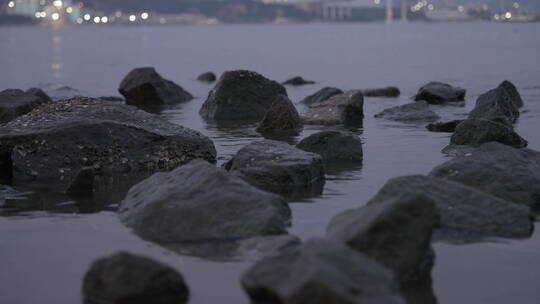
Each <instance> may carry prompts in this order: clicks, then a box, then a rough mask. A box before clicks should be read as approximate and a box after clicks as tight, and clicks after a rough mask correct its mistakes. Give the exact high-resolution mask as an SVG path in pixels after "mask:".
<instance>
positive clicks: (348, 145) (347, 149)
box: [296, 131, 363, 162]
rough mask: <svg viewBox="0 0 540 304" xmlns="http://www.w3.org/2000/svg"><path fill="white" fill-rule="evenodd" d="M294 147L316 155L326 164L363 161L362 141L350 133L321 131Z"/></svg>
mask: <svg viewBox="0 0 540 304" xmlns="http://www.w3.org/2000/svg"><path fill="white" fill-rule="evenodd" d="M296 147H297V148H298V149H301V150H304V151H308V152H313V153H317V154H319V155H320V156H322V158H323V160H324V161H326V162H331V161H361V160H362V159H363V151H362V141H361V140H360V138H358V136H356V135H354V134H352V133H345V132H339V131H322V132H318V133H315V134H312V135H310V136H308V137H306V138H304V139H302V140H301V141H300V142H299V143H298V145H296Z"/></svg>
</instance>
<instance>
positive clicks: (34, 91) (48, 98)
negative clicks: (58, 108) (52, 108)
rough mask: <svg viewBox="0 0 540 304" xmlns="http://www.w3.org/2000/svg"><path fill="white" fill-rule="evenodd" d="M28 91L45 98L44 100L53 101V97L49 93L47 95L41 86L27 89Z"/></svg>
mask: <svg viewBox="0 0 540 304" xmlns="http://www.w3.org/2000/svg"><path fill="white" fill-rule="evenodd" d="M26 93H28V94H31V95H34V96H37V97H39V98H41V100H43V102H51V101H52V99H51V97H49V95H47V93H45V92H44V91H43V90H42V89H40V88H30V89H28V90H26Z"/></svg>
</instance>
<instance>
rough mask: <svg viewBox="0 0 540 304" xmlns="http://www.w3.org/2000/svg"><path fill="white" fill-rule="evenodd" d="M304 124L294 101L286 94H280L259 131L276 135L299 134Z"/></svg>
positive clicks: (260, 125) (265, 116)
mask: <svg viewBox="0 0 540 304" xmlns="http://www.w3.org/2000/svg"><path fill="white" fill-rule="evenodd" d="M302 128H303V125H302V121H301V119H300V115H299V114H298V111H296V108H295V107H294V105H293V103H292V102H291V101H290V100H289V98H288V97H287V96H285V95H278V96H277V97H276V99H275V100H274V102H273V103H272V105H271V106H270V109H269V110H268V111H267V112H266V114H265V115H264V118H263V120H262V121H261V123H260V124H259V127H258V128H257V132H259V133H262V134H274V135H276V134H277V135H298V134H299V133H300V131H302Z"/></svg>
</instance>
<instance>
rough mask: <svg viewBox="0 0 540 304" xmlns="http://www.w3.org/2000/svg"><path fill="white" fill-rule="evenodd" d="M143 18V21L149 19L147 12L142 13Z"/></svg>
mask: <svg viewBox="0 0 540 304" xmlns="http://www.w3.org/2000/svg"><path fill="white" fill-rule="evenodd" d="M141 18H142V20H146V19H148V13H146V12H144V13H142V14H141Z"/></svg>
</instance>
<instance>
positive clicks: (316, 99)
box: [300, 87, 343, 105]
mask: <svg viewBox="0 0 540 304" xmlns="http://www.w3.org/2000/svg"><path fill="white" fill-rule="evenodd" d="M339 94H343V91H342V90H340V89H338V88H332V87H324V88H322V89H320V90H318V91H317V92H315V93H314V94H312V95H309V96H307V97H306V98H304V99H302V101H300V102H301V103H305V104H307V105H310V104H316V103H321V102H323V101H325V100H328V99H329V98H330V97H332V96H335V95H339Z"/></svg>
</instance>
